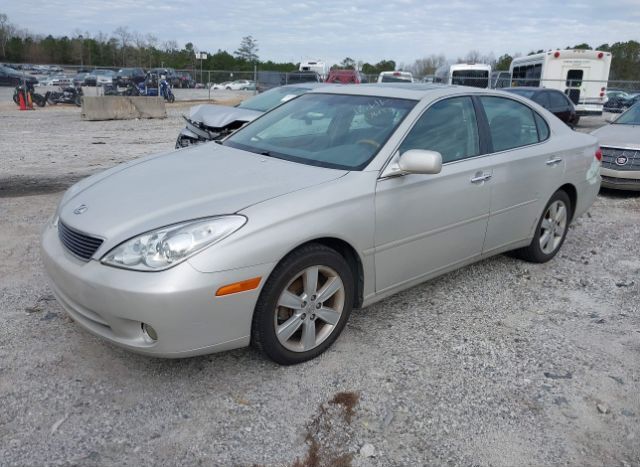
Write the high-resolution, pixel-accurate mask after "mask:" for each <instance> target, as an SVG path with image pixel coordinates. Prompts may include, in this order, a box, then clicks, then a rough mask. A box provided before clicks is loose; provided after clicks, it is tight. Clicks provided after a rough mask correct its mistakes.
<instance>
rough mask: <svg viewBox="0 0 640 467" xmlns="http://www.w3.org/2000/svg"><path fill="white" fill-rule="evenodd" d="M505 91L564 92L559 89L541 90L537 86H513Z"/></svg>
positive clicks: (504, 89)
mask: <svg viewBox="0 0 640 467" xmlns="http://www.w3.org/2000/svg"><path fill="white" fill-rule="evenodd" d="M502 90H503V91H518V90H522V91H535V92H537V91H550V92H559V93H562V91H560V90H558V89H551V88H539V87H537V86H513V87H510V88H502Z"/></svg>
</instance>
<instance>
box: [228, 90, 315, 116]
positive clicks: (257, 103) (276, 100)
mask: <svg viewBox="0 0 640 467" xmlns="http://www.w3.org/2000/svg"><path fill="white" fill-rule="evenodd" d="M308 91H310V89H307V88H289V87H287V88H274V89H270V90H268V91H265V92H263V93H262V94H258V95H257V96H255V97H251V98H250V99H247V100H246V101H242V102H241V103H240V104H238V107H239V108H240V109H247V110H257V111H258V112H266V111H267V110H271V109H273V108H274V107H276V106H278V105H280V104H282V103H283V102H287V101H288V100H290V99H293V98H294V97H296V96H299V95H300V94H304V93H305V92H308Z"/></svg>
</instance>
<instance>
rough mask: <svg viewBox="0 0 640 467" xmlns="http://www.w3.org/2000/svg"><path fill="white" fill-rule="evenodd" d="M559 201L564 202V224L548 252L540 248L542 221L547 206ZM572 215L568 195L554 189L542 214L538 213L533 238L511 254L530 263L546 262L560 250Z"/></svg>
mask: <svg viewBox="0 0 640 467" xmlns="http://www.w3.org/2000/svg"><path fill="white" fill-rule="evenodd" d="M557 201H559V202H561V203H563V204H564V206H565V208H566V210H567V211H566V216H567V219H566V226H565V228H564V232H563V233H562V237H561V239H560V242H559V243H558V245H557V246H556V247H555V248H554V249H553V251H551V252H550V253H545V252H544V251H543V250H542V247H541V245H540V237H541V235H542V222H543V220H544V219H545V215H546V214H547V210H548V209H549V207H550V206H551V205H552V204H553V203H555V202H557ZM572 216H573V206H571V200H570V199H569V195H567V193H566V192H565V191H563V190H558V191H556V192H555V193H554V194H553V196H552V197H551V199H550V200H549V202H548V203H547V204H546V205H545V207H544V210H543V211H542V214H541V215H540V219H539V220H538V224H537V225H536V233H535V235H534V236H533V240H531V244H530V245H529V246H527V247H524V248H520V249H518V250H515V251H514V252H513V255H514V256H516V257H517V258H520V259H522V260H525V261H529V262H531V263H546V262H547V261H549V260H551V259H552V258H553V257H554V256H555V255H556V254H557V253H558V251H560V248H561V247H562V245H563V243H564V240H565V239H566V238H567V232H568V231H569V225H570V224H571V218H572Z"/></svg>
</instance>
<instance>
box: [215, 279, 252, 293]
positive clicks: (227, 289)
mask: <svg viewBox="0 0 640 467" xmlns="http://www.w3.org/2000/svg"><path fill="white" fill-rule="evenodd" d="M261 279H262V277H254V278H253V279H247V280H246V281H240V282H234V283H233V284H228V285H223V286H222V287H220V288H219V289H218V291H217V292H216V297H222V296H223V295H231V294H234V293H238V292H246V291H247V290H253V289H255V288H257V287H258V286H259V285H260V280H261Z"/></svg>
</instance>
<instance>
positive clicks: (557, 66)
mask: <svg viewBox="0 0 640 467" xmlns="http://www.w3.org/2000/svg"><path fill="white" fill-rule="evenodd" d="M611 58H612V57H611V53H610V52H602V51H600V50H581V49H574V50H555V51H550V52H543V53H540V54H535V55H529V56H527V57H518V58H514V59H513V61H512V62H511V67H510V68H509V71H510V72H511V86H536V87H538V86H539V87H544V88H551V89H558V90H560V91H562V92H564V93H565V94H566V95H567V96H568V97H569V99H570V100H571V101H572V102H573V103H574V104H575V106H576V111H577V113H578V115H602V107H603V105H604V104H605V103H606V102H607V94H606V91H607V81H608V80H609V69H610V68H611Z"/></svg>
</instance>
